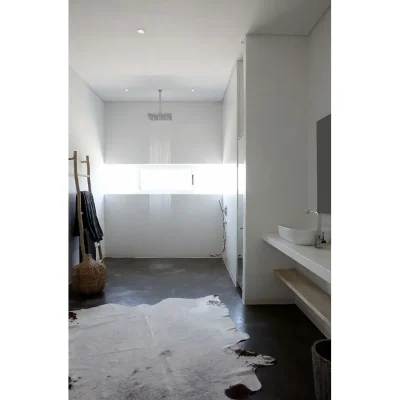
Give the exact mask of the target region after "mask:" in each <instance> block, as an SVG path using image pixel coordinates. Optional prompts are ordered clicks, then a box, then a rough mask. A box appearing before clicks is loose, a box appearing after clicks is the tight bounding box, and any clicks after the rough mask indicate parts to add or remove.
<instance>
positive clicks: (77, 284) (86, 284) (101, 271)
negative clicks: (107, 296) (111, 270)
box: [72, 254, 107, 294]
mask: <svg viewBox="0 0 400 400" xmlns="http://www.w3.org/2000/svg"><path fill="white" fill-rule="evenodd" d="M106 281H107V267H106V265H105V264H104V263H103V262H97V261H95V260H93V258H92V256H91V255H90V254H85V255H84V256H83V261H82V262H81V263H80V264H78V265H75V266H74V267H73V268H72V289H73V290H74V291H75V292H77V293H81V294H96V293H101V292H102V291H103V290H104V286H105V285H106Z"/></svg>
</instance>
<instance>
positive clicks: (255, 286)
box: [243, 35, 308, 304]
mask: <svg viewBox="0 0 400 400" xmlns="http://www.w3.org/2000/svg"><path fill="white" fill-rule="evenodd" d="M307 41H308V38H307V37H304V36H261V35H247V36H246V45H245V55H244V71H245V72H244V75H245V109H246V113H245V131H246V196H245V204H246V223H245V229H244V231H245V232H244V235H245V263H244V264H245V274H244V291H243V299H244V302H245V304H252V303H258V304H261V303H280V302H282V303H285V302H292V301H293V300H292V295H291V293H290V292H289V291H288V290H287V289H286V288H285V287H284V285H282V284H281V283H280V282H279V280H278V279H277V278H276V277H275V275H274V273H273V269H274V268H285V267H294V265H295V264H294V262H293V261H292V260H290V259H289V258H288V257H286V256H284V255H283V254H282V253H280V252H279V251H278V250H276V249H274V248H273V247H272V246H269V245H268V244H266V243H264V242H263V241H262V236H263V234H266V233H273V232H276V231H277V228H278V224H288V225H296V224H302V223H304V222H305V213H304V210H305V209H306V206H307V202H308V180H307V174H308V132H307V76H308V73H307V72H308V71H307V44H308V42H307Z"/></svg>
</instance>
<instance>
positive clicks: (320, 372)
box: [311, 339, 331, 400]
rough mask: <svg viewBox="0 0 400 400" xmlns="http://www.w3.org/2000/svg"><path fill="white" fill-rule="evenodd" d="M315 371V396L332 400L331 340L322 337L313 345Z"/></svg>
mask: <svg viewBox="0 0 400 400" xmlns="http://www.w3.org/2000/svg"><path fill="white" fill-rule="evenodd" d="M311 354H312V360H313V372H314V386H315V397H316V398H317V400H331V341H330V339H322V340H318V341H316V342H315V343H314V344H313V345H312V347H311Z"/></svg>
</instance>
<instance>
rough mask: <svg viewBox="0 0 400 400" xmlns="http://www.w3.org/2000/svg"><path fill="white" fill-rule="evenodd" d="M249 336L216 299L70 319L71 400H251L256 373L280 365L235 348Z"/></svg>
mask: <svg viewBox="0 0 400 400" xmlns="http://www.w3.org/2000/svg"><path fill="white" fill-rule="evenodd" d="M71 314H73V317H72V318H71ZM75 317H76V318H75ZM248 338H249V335H247V334H246V333H242V332H239V331H238V330H237V329H236V327H235V325H234V324H233V322H232V320H231V318H230V317H229V312H228V309H227V307H226V306H225V305H224V304H223V303H221V301H220V300H219V298H218V297H217V296H207V297H204V298H200V299H166V300H163V301H161V302H160V303H158V304H155V305H152V306H151V305H147V304H142V305H140V306H137V307H126V306H121V305H117V304H106V305H103V306H100V307H94V308H90V309H87V310H79V311H76V313H70V322H69V353H70V354H69V360H70V364H69V371H70V372H69V376H70V390H69V398H70V399H79V400H102V399H108V400H188V399H189V400H220V399H221V400H222V399H225V400H226V399H228V398H232V399H246V398H247V397H248V395H249V394H250V393H251V392H255V391H258V390H259V389H260V388H261V384H260V382H259V380H258V379H257V377H256V375H255V373H254V371H255V369H256V368H257V367H259V366H267V365H273V364H275V359H273V358H272V357H269V356H263V355H259V354H256V353H251V352H248V351H245V350H242V349H240V348H239V347H238V346H236V344H237V343H238V342H240V341H243V340H246V339H248Z"/></svg>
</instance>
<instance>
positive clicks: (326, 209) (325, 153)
mask: <svg viewBox="0 0 400 400" xmlns="http://www.w3.org/2000/svg"><path fill="white" fill-rule="evenodd" d="M317 185H318V186H317V188H318V189H317V192H318V205H317V207H318V212H319V213H323V214H331V114H329V115H327V116H326V117H324V118H322V119H320V120H319V121H317Z"/></svg>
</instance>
